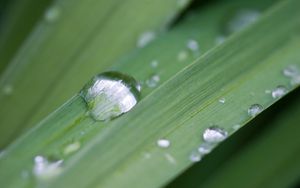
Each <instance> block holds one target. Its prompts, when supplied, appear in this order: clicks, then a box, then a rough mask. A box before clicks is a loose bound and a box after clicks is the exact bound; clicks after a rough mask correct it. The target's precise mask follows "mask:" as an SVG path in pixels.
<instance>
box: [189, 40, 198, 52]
mask: <svg viewBox="0 0 300 188" xmlns="http://www.w3.org/2000/svg"><path fill="white" fill-rule="evenodd" d="M187 48H188V49H190V50H191V51H193V52H198V51H199V44H198V42H197V41H196V40H193V39H190V40H188V42H187Z"/></svg>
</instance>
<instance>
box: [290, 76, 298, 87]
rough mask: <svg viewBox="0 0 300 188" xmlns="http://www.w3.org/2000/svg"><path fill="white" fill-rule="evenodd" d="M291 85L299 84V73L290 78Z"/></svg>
mask: <svg viewBox="0 0 300 188" xmlns="http://www.w3.org/2000/svg"><path fill="white" fill-rule="evenodd" d="M291 85H292V86H298V85H300V75H299V76H295V77H293V78H292V79H291Z"/></svg>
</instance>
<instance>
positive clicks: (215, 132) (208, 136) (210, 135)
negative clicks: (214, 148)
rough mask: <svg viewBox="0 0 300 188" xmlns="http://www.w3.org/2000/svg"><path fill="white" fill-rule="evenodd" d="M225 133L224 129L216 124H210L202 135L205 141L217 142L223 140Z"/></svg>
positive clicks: (225, 136)
mask: <svg viewBox="0 0 300 188" xmlns="http://www.w3.org/2000/svg"><path fill="white" fill-rule="evenodd" d="M227 135H228V133H227V132H226V131H225V130H224V129H222V128H220V127H218V126H211V127H209V128H207V129H205V131H204V133H203V135H202V137H203V140H204V141H205V142H208V143H218V142H221V141H223V140H225V139H226V138H227Z"/></svg>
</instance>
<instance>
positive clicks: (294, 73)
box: [282, 65, 300, 78]
mask: <svg viewBox="0 0 300 188" xmlns="http://www.w3.org/2000/svg"><path fill="white" fill-rule="evenodd" d="M282 73H283V75H284V76H286V77H290V78H294V77H298V76H300V71H299V69H298V67H297V66H296V65H289V66H287V67H286V68H284V69H283V71H282Z"/></svg>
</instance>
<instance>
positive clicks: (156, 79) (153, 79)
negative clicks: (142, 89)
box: [146, 74, 160, 88]
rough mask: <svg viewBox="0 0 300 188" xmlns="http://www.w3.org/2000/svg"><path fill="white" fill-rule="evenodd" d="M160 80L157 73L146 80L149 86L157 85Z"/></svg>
mask: <svg viewBox="0 0 300 188" xmlns="http://www.w3.org/2000/svg"><path fill="white" fill-rule="evenodd" d="M159 81H160V77H159V76H158V75H157V74H155V75H152V76H151V77H150V78H149V79H148V80H146V85H147V86H148V87H151V88H153V87H156V86H157V84H158V82H159Z"/></svg>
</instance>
